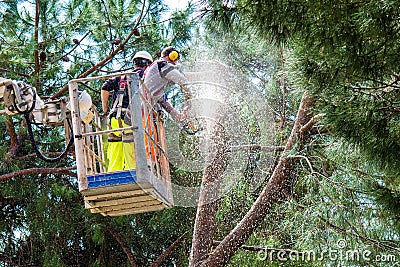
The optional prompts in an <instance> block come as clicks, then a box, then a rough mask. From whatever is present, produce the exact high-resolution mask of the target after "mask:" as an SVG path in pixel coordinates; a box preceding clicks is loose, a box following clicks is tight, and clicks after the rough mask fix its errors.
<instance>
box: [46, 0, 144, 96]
mask: <svg viewBox="0 0 400 267" xmlns="http://www.w3.org/2000/svg"><path fill="white" fill-rule="evenodd" d="M145 3H146V1H143V4H142V9H141V11H140V14H139V18H138V20H137V21H136V24H135V25H134V26H133V28H132V30H131V32H130V33H129V34H128V36H127V37H126V38H125V40H123V41H122V42H121V44H120V45H119V46H118V47H117V48H116V49H115V50H113V51H112V52H111V53H110V54H108V55H107V56H106V57H105V58H104V59H103V60H102V61H100V62H98V63H97V64H95V65H94V66H93V67H91V68H90V69H88V70H87V71H85V72H84V73H82V74H80V75H78V77H77V78H84V77H87V76H88V75H89V74H91V73H93V72H95V71H96V70H98V69H99V68H101V67H103V66H104V65H105V64H106V63H108V62H109V61H110V60H111V59H113V58H114V56H115V55H116V54H118V53H119V52H120V51H121V50H123V49H124V47H125V45H126V44H127V43H128V42H129V40H130V39H131V37H132V36H133V35H134V34H135V33H136V32H137V27H138V25H139V24H140V22H141V21H142V16H143V10H144V6H145ZM66 91H68V84H67V85H65V86H64V87H63V88H62V89H61V90H60V91H58V92H57V93H55V94H54V95H52V96H51V97H50V98H52V99H54V98H57V97H60V96H61V95H62V94H64V93H65V92H66Z"/></svg>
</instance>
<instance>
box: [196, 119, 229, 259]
mask: <svg viewBox="0 0 400 267" xmlns="http://www.w3.org/2000/svg"><path fill="white" fill-rule="evenodd" d="M212 139H213V140H214V141H215V144H216V145H215V147H216V154H215V157H214V158H213V160H212V161H211V163H210V164H209V165H208V166H207V167H206V169H205V170H204V173H203V179H202V184H201V190H200V197H199V204H198V206H197V214H196V221H195V225H194V231H193V238H192V249H191V253H190V261H189V266H190V267H193V266H200V264H201V262H203V261H204V260H206V259H207V257H208V255H209V253H210V252H211V248H212V244H213V232H214V226H215V213H216V212H217V209H218V207H217V200H218V198H219V192H220V188H221V176H222V174H223V172H224V170H225V168H226V160H227V157H228V153H227V149H226V146H225V141H226V136H225V131H224V129H223V128H222V127H217V126H215V128H214V129H213V137H212Z"/></svg>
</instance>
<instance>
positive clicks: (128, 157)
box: [107, 117, 136, 172]
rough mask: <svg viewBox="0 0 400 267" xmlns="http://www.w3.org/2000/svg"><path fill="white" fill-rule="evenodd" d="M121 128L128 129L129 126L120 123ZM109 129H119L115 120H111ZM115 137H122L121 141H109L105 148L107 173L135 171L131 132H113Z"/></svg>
mask: <svg viewBox="0 0 400 267" xmlns="http://www.w3.org/2000/svg"><path fill="white" fill-rule="evenodd" d="M121 123H122V127H124V128H125V127H129V126H130V125H128V124H126V123H124V122H123V121H121ZM110 124H111V129H117V128H120V125H119V122H118V120H117V119H116V118H114V117H112V118H111V123H110ZM113 134H114V135H115V136H117V137H122V138H121V139H122V140H121V141H110V140H109V142H108V147H107V158H108V168H107V171H108V172H113V171H119V170H130V169H136V157H135V147H134V143H133V136H132V131H131V130H130V131H124V133H123V134H122V133H121V132H114V133H113Z"/></svg>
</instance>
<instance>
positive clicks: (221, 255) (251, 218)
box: [193, 93, 312, 267]
mask: <svg viewBox="0 0 400 267" xmlns="http://www.w3.org/2000/svg"><path fill="white" fill-rule="evenodd" d="M311 106H312V99H311V98H310V97H309V96H308V94H307V93H305V94H304V95H303V97H302V100H301V103H300V106H299V109H298V112H297V117H296V121H295V124H294V126H293V128H292V131H291V134H290V137H289V139H288V140H287V143H286V146H285V150H284V152H283V154H282V156H281V158H280V160H279V162H278V165H277V166H276V168H275V170H274V172H273V173H272V176H271V178H270V180H269V181H268V183H267V185H266V186H265V187H264V190H263V191H262V193H261V194H260V196H259V197H258V199H257V200H256V202H255V203H254V204H253V206H252V207H251V209H250V210H249V212H248V213H247V214H246V215H245V217H244V218H243V219H242V220H241V222H240V223H239V224H238V225H237V226H236V227H235V228H234V229H233V230H232V231H231V232H230V233H229V234H228V235H227V236H226V237H225V238H224V239H223V240H222V241H221V243H220V244H219V245H218V246H217V247H216V248H215V250H214V251H213V252H212V253H211V254H209V256H208V258H207V259H206V260H205V261H204V262H202V264H201V265H197V266H202V267H211V266H225V265H227V263H228V262H229V260H230V259H231V258H232V256H233V255H234V254H236V252H237V250H238V249H239V248H240V247H241V246H242V245H243V244H244V243H245V242H246V240H247V239H248V238H249V237H250V236H251V234H252V233H253V232H254V230H255V229H256V228H257V227H258V226H259V225H260V224H261V223H262V221H263V220H264V218H265V216H266V215H267V214H268V213H269V212H270V211H271V208H272V206H273V205H274V204H276V203H277V202H279V201H283V200H284V199H285V198H286V195H287V193H288V189H289V190H290V187H291V184H292V182H293V179H294V175H293V171H294V160H295V159H293V158H289V157H288V156H287V155H288V152H289V151H290V150H292V149H293V148H294V145H295V144H299V145H301V142H305V140H306V137H307V133H303V134H302V135H301V136H300V129H301V128H302V126H303V125H305V124H307V122H308V121H309V120H310V119H311V112H310V109H311ZM193 266H196V265H193Z"/></svg>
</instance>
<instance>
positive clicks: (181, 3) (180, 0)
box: [164, 0, 189, 10]
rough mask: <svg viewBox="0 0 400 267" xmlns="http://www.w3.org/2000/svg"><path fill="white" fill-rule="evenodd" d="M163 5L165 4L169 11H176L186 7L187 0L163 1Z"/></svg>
mask: <svg viewBox="0 0 400 267" xmlns="http://www.w3.org/2000/svg"><path fill="white" fill-rule="evenodd" d="M164 3H165V4H167V5H168V6H169V8H170V9H171V10H176V9H184V8H185V7H187V5H188V3H189V0H164Z"/></svg>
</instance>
